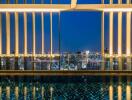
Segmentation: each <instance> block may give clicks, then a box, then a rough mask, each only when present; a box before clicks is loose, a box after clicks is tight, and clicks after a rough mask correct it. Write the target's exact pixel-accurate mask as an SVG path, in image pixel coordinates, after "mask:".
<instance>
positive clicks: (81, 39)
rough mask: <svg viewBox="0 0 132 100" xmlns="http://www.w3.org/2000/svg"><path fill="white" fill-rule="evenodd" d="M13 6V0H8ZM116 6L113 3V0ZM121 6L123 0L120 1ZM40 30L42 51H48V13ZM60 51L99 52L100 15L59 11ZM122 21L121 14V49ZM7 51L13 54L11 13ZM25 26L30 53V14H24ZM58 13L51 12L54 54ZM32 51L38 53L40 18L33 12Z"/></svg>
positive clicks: (66, 0) (62, 0)
mask: <svg viewBox="0 0 132 100" xmlns="http://www.w3.org/2000/svg"><path fill="white" fill-rule="evenodd" d="M108 1H109V0H105V3H109V2H108ZM10 2H11V3H14V0H10ZM31 2H32V0H27V3H31ZM40 2H41V0H36V3H40ZM100 2H101V0H78V3H81V4H83V3H86V4H87V3H89V4H90V3H95V4H96V3H100ZM2 3H5V0H3V1H2ZM19 3H23V0H19ZM45 3H49V0H45ZM53 3H58V0H53ZM60 3H70V0H60ZM114 3H117V0H114ZM123 3H125V0H123ZM44 18H45V20H44V23H45V24H44V31H45V49H46V52H48V51H49V48H50V41H49V39H50V27H49V26H50V24H49V23H50V20H49V13H45V17H44ZM60 18H61V23H60V24H61V25H60V28H61V31H60V32H61V51H62V52H66V51H70V52H77V51H84V50H90V51H100V49H101V12H97V11H82V12H80V11H72V12H61V16H60ZM125 18H126V15H125V13H123V28H122V30H123V40H124V41H123V48H125V31H126V30H125V27H126V26H125V23H126V21H125ZM10 19H11V51H14V30H15V27H14V25H15V24H14V14H13V13H11V17H10ZM108 19H109V13H105V47H107V48H108V46H109V45H108V41H109V39H108V38H109V37H108V35H109V20H108ZM27 20H28V22H27V27H28V30H27V32H28V52H31V50H32V14H31V13H28V14H27ZM5 22H6V21H5V13H2V29H3V30H2V33H3V37H2V38H3V52H4V53H5V43H6V42H5V41H6V35H5V26H6V23H5ZM23 32H24V31H23V13H19V38H20V41H19V42H20V43H19V44H20V52H23ZM117 32H118V30H117V13H115V14H114V49H115V51H116V49H117V48H116V46H117ZM58 37H59V34H58V13H53V47H54V52H58ZM36 49H37V50H36V52H37V53H38V52H40V51H41V16H40V13H36Z"/></svg>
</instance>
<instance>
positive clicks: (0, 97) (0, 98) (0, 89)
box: [0, 86, 2, 100]
mask: <svg viewBox="0 0 132 100" xmlns="http://www.w3.org/2000/svg"><path fill="white" fill-rule="evenodd" d="M0 100H2V87H1V86H0Z"/></svg>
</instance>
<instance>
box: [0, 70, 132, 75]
mask: <svg viewBox="0 0 132 100" xmlns="http://www.w3.org/2000/svg"><path fill="white" fill-rule="evenodd" d="M82 75H84V76H132V71H116V70H114V71H92V70H87V71H83V70H80V71H46V70H42V71H39V70H37V71H32V70H26V71H20V70H9V71H7V70H0V76H82Z"/></svg>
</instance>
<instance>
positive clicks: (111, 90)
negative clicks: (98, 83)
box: [109, 77, 113, 100]
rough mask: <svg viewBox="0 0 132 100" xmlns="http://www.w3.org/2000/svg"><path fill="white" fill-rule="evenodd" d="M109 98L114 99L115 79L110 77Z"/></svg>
mask: <svg viewBox="0 0 132 100" xmlns="http://www.w3.org/2000/svg"><path fill="white" fill-rule="evenodd" d="M109 100H113V79H112V77H111V79H110V86H109Z"/></svg>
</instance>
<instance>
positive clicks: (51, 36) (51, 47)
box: [50, 12, 53, 57]
mask: <svg viewBox="0 0 132 100" xmlns="http://www.w3.org/2000/svg"><path fill="white" fill-rule="evenodd" d="M52 40H53V30H52V12H50V55H51V57H52V54H53V41H52Z"/></svg>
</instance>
